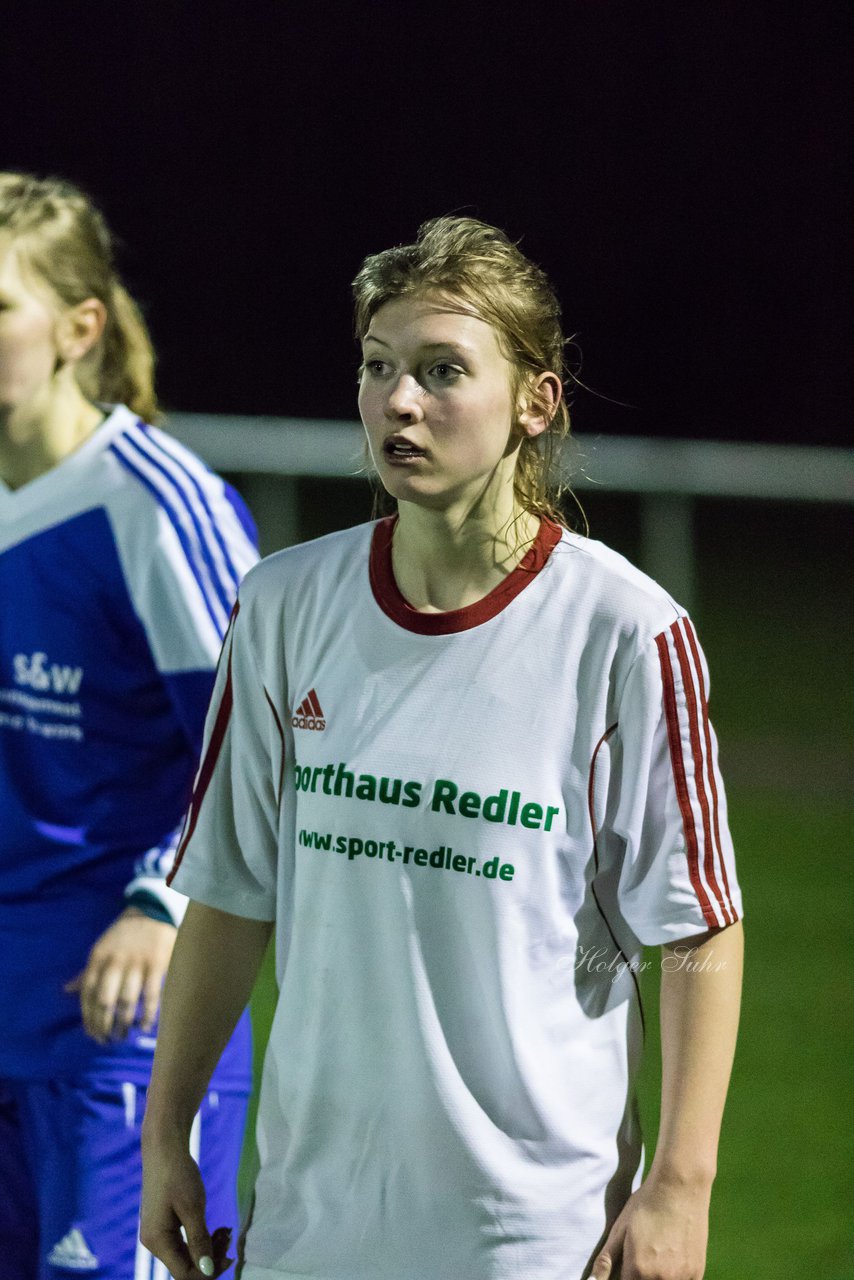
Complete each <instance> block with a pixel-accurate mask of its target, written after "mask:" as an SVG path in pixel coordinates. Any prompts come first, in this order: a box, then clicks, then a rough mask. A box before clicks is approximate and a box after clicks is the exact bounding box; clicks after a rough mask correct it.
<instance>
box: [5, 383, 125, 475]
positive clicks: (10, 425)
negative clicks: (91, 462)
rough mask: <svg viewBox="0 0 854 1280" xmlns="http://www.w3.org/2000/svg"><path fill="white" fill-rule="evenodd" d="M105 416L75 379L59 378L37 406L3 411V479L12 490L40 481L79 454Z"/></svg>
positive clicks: (35, 402)
mask: <svg viewBox="0 0 854 1280" xmlns="http://www.w3.org/2000/svg"><path fill="white" fill-rule="evenodd" d="M103 418H104V415H103V413H102V412H101V410H100V409H98V408H97V407H96V406H95V405H93V404H90V402H89V401H88V400H87V399H86V398H85V397H84V395H83V394H82V392H81V391H80V389H79V387H78V386H77V383H76V382H75V381H74V380H73V379H71V378H64V379H63V378H57V379H55V380H54V381H53V382H52V383H51V385H50V387H49V388H45V389H44V391H43V392H42V393H41V394H40V395H38V396H36V397H34V398H33V400H32V401H31V402H29V403H26V404H22V405H17V406H15V407H14V408H12V409H9V410H7V411H5V412H0V477H2V479H3V480H4V481H5V482H6V484H7V485H8V486H9V487H10V488H11V489H19V488H20V487H21V486H22V485H25V484H29V482H30V481H31V480H36V479H37V478H38V477H39V476H40V475H44V473H45V472H46V471H50V470H51V468H52V467H55V466H56V465H57V464H58V463H60V462H62V461H63V459H64V458H67V457H68V455H69V454H71V453H73V452H74V450H75V449H77V448H78V447H79V446H80V445H81V444H82V443H83V441H84V440H86V439H87V437H88V436H90V435H91V434H92V432H93V431H94V430H95V428H96V427H97V426H98V425H99V424H100V423H101V422H102V421H103Z"/></svg>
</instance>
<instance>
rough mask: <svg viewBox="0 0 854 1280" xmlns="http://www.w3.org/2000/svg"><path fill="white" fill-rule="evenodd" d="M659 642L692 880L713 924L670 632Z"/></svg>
mask: <svg viewBox="0 0 854 1280" xmlns="http://www.w3.org/2000/svg"><path fill="white" fill-rule="evenodd" d="M655 643H656V646H657V647H658V658H659V662H660V663H661V683H662V687H663V692H664V712H665V717H666V719H667V740H668V744H669V746H670V763H671V765H672V768H673V780H674V782H675V784H676V796H677V799H678V801H679V809H680V811H681V813H682V827H683V829H684V832H685V843H686V845H687V852H688V875H689V876H690V878H691V884H692V885H693V888H694V892H695V893H696V895H697V898H698V900H699V903H700V906H701V908H702V911H703V918H704V919H705V920H706V922H707V923H708V924H709V925H711V926H714V925H716V924H717V923H718V919H717V916H716V915H715V911H714V907H713V906H712V904H711V902H709V899H708V897H707V895H706V891H705V889H704V888H703V882H702V880H701V879H700V869H699V862H700V850H699V845H698V844H697V830H696V827H695V825H694V809H693V806H692V804H691V797H690V795H689V793H688V780H687V778H686V776H685V761H684V760H683V758H682V738H681V734H680V732H679V709H678V707H677V705H676V685H675V682H674V679H673V668H672V667H671V665H670V651H669V648H668V645H667V635H666V634H665V633H664V632H662V634H661V635H658V636H656V637H655Z"/></svg>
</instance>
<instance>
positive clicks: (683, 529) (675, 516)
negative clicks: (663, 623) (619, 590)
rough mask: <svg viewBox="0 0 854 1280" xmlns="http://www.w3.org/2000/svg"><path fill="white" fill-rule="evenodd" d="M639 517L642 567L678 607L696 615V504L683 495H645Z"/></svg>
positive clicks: (642, 498)
mask: <svg viewBox="0 0 854 1280" xmlns="http://www.w3.org/2000/svg"><path fill="white" fill-rule="evenodd" d="M640 515H641V568H642V569H643V571H644V573H648V574H649V576H650V577H651V578H654V579H655V581H656V582H658V583H660V584H661V586H662V587H664V589H665V590H666V591H669V592H670V594H671V595H672V596H673V597H674V599H675V600H676V601H677V603H678V604H681V605H682V606H683V608H685V609H687V610H688V612H689V613H694V612H695V610H696V607H697V571H696V557H695V554H694V503H693V501H692V500H691V498H690V497H688V495H687V494H682V493H644V494H642V495H641V499H640Z"/></svg>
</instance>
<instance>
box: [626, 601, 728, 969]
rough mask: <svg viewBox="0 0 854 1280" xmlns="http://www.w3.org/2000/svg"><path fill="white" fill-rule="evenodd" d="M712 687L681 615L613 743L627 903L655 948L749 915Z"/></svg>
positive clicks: (643, 670) (637, 680)
mask: <svg viewBox="0 0 854 1280" xmlns="http://www.w3.org/2000/svg"><path fill="white" fill-rule="evenodd" d="M708 687H709V679H708V668H707V665H706V660H705V657H704V655H703V653H702V650H701V648H700V645H699V642H698V640H697V637H696V634H695V631H694V627H693V625H692V623H691V621H690V620H689V619H688V618H686V617H682V618H679V619H677V621H676V622H675V623H674V624H673V625H672V626H671V627H670V628H668V629H667V630H666V631H663V632H661V634H659V635H657V636H655V638H654V639H653V640H652V641H650V642H649V644H647V645H646V647H645V648H644V649H643V650H642V651H641V653H640V654H639V655H638V657H637V658H636V659H635V662H634V664H633V666H632V668H631V670H630V672H629V675H628V678H627V680H626V683H625V686H624V689H623V692H622V696H621V699H620V707H619V720H618V724H617V727H616V731H615V734H614V736H613V739H612V741H611V743H610V744H609V747H610V760H611V774H610V784H609V788H608V816H607V827H608V834H609V836H610V845H611V847H612V848H613V847H616V848H619V849H620V850H621V853H622V865H621V868H620V873H619V885H618V890H617V893H618V900H619V906H620V910H621V913H622V915H623V917H624V918H625V920H626V921H627V923H628V924H629V926H630V928H631V929H632V931H633V932H634V934H635V935H636V937H637V938H638V939H639V940H640V941H641V942H642V943H644V944H645V945H648V946H649V945H653V944H657V943H662V942H668V941H670V942H672V941H676V940H678V939H679V938H683V937H690V936H692V935H694V934H697V933H702V932H704V931H705V930H706V929H711V928H723V927H726V926H727V925H729V924H732V923H733V922H734V921H735V920H737V919H738V918H740V916H741V910H742V907H741V895H740V891H739V887H738V884H737V881H736V873H735V858H734V853H733V846H732V839H731V836H730V832H729V827H728V824H727V810H726V796H725V792H724V785H723V780H722V778H721V775H720V770H719V767H718V751H717V739H716V737H715V733H714V730H713V728H712V725H711V722H710V720H709V708H708Z"/></svg>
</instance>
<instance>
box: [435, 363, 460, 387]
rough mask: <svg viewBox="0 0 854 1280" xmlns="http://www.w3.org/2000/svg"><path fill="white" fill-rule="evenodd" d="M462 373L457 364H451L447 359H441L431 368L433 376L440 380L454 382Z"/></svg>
mask: <svg viewBox="0 0 854 1280" xmlns="http://www.w3.org/2000/svg"><path fill="white" fill-rule="evenodd" d="M461 373H462V369H459V368H458V367H457V366H456V365H455V364H450V363H449V362H448V361H447V360H440V361H439V363H438V364H434V365H432V367H431V369H430V375H431V377H434V378H436V379H437V380H438V381H439V382H454V381H455V380H456V379H457V378H458V377H459V376H460V374H461Z"/></svg>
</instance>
